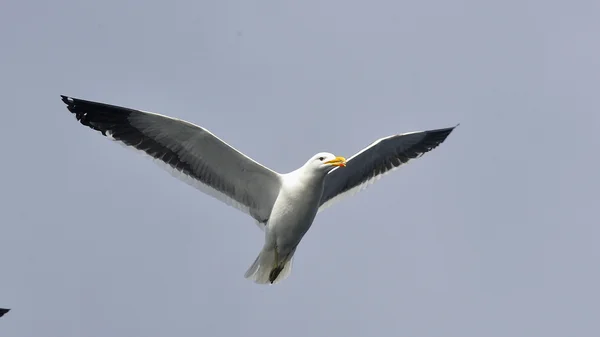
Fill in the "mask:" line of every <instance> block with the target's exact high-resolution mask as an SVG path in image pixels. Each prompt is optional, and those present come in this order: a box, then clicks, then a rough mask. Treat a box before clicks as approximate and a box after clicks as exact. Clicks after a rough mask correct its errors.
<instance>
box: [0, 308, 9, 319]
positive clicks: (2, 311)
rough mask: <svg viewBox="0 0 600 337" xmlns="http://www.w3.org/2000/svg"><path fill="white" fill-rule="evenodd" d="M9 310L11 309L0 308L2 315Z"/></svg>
mask: <svg viewBox="0 0 600 337" xmlns="http://www.w3.org/2000/svg"><path fill="white" fill-rule="evenodd" d="M9 311H10V309H2V308H0V317H2V316H4V314H6V313H7V312H9Z"/></svg>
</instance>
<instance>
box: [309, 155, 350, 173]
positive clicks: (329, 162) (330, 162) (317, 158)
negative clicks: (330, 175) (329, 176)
mask: <svg viewBox="0 0 600 337" xmlns="http://www.w3.org/2000/svg"><path fill="white" fill-rule="evenodd" d="M345 166H346V158H344V157H336V156H335V155H333V154H331V153H329V152H320V153H317V154H315V155H314V156H312V157H311V158H310V159H309V160H308V161H307V162H306V164H304V167H310V168H311V169H312V170H314V171H316V172H322V173H323V174H325V173H327V172H329V171H331V170H333V169H334V168H336V167H345Z"/></svg>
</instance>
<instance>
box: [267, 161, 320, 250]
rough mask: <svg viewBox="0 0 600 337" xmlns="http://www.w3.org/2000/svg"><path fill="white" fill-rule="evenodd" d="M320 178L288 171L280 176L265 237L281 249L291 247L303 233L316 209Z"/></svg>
mask: <svg viewBox="0 0 600 337" xmlns="http://www.w3.org/2000/svg"><path fill="white" fill-rule="evenodd" d="M323 182H324V179H323V178H322V177H319V176H311V175H306V174H304V175H303V174H302V172H292V173H290V174H288V175H285V176H284V179H283V182H282V186H281V191H280V192H279V196H278V197H277V200H276V201H275V204H274V205H273V211H272V213H271V217H270V219H269V223H268V226H267V233H266V235H267V241H272V242H273V243H277V248H278V250H280V251H281V253H284V252H285V251H288V250H292V249H293V248H294V247H296V246H297V245H298V243H300V240H301V239H302V237H303V236H304V234H306V232H307V231H308V229H309V228H310V226H311V225H312V222H313V220H314V218H315V215H316V214H317V210H318V209H319V204H320V200H321V195H322V194H323Z"/></svg>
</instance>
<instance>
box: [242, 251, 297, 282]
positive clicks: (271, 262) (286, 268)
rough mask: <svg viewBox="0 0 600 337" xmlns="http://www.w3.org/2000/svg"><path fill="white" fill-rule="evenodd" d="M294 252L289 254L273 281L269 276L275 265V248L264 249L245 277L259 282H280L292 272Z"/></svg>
mask: <svg viewBox="0 0 600 337" xmlns="http://www.w3.org/2000/svg"><path fill="white" fill-rule="evenodd" d="M292 261H293V252H292V254H290V255H289V257H288V258H287V259H286V261H285V262H283V263H284V265H283V269H282V270H281V272H280V273H279V275H277V277H276V278H275V280H273V282H271V281H270V280H269V276H270V275H271V271H272V270H273V267H274V266H275V250H262V251H261V252H260V254H258V256H257V257H256V260H254V263H253V264H252V265H251V266H250V268H248V270H247V271H246V274H245V275H244V277H245V278H247V279H249V280H252V281H254V282H255V283H258V284H268V283H273V284H276V283H279V282H281V281H282V280H284V279H286V278H287V277H288V276H289V275H290V274H291V272H292Z"/></svg>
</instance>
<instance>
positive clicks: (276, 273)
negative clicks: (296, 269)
mask: <svg viewBox="0 0 600 337" xmlns="http://www.w3.org/2000/svg"><path fill="white" fill-rule="evenodd" d="M282 270H283V266H278V267H275V268H273V269H272V270H271V273H270V274H269V282H271V284H273V282H275V280H276V279H277V276H279V273H281V271H282Z"/></svg>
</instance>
